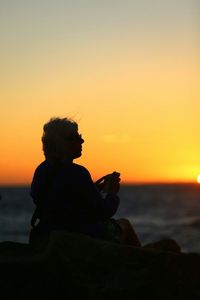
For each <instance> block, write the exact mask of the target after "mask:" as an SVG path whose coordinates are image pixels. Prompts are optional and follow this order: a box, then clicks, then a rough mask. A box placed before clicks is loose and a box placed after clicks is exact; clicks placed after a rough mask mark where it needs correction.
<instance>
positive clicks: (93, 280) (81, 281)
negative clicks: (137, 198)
mask: <svg viewBox="0 0 200 300" xmlns="http://www.w3.org/2000/svg"><path fill="white" fill-rule="evenodd" d="M0 287H1V290H0V296H1V299H3V300H4V299H6V300H7V299H13V298H16V299H20V300H21V299H28V300H31V299H34V300H36V299H43V300H44V299H48V300H51V299H56V300H57V299H58V300H62V299H73V300H76V299H78V300H79V299H89V300H91V299H92V300H106V299H115V300H118V299H120V300H121V299H123V300H126V299H137V300H138V299H144V300H145V299H148V300H168V299H170V300H171V299H173V300H175V299H178V300H182V299H183V300H185V299H188V300H190V299H192V300H196V299H198V300H199V299H200V255H199V254H195V253H190V254H186V253H175V252H169V251H161V250H158V249H148V248H135V247H131V246H126V245H119V244H114V243H110V242H106V241H101V240H96V239H93V238H90V237H88V236H85V235H78V234H70V233H66V232H53V233H52V234H51V235H50V237H49V239H47V240H44V241H43V242H42V243H38V244H37V245H35V246H34V247H33V246H29V245H26V244H20V243H13V242H3V243H0Z"/></svg>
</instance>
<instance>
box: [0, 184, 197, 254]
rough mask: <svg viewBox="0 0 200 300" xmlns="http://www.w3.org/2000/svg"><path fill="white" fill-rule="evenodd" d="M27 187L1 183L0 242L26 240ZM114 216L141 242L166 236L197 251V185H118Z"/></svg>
mask: <svg viewBox="0 0 200 300" xmlns="http://www.w3.org/2000/svg"><path fill="white" fill-rule="evenodd" d="M29 191H30V190H29V187H1V188H0V194H1V200H0V242H2V241H16V242H21V243H28V235H29V231H30V219H31V215H32V213H33V210H34V205H33V203H32V199H31V197H30V195H29ZM119 196H120V198H121V204H120V207H119V209H118V212H117V213H116V215H115V217H116V218H120V217H126V218H128V219H129V220H130V221H131V223H132V224H133V226H134V228H135V230H136V232H137V233H138V236H139V238H140V240H141V242H142V244H146V243H151V242H155V241H158V240H159V239H162V238H166V237H170V238H173V239H175V240H176V241H177V242H178V244H179V245H180V246H181V248H182V251H184V252H198V253H200V185H198V184H173V185H171V184H169V185H129V186H122V187H121V190H120V193H119Z"/></svg>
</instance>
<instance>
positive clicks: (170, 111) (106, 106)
mask: <svg viewBox="0 0 200 300" xmlns="http://www.w3.org/2000/svg"><path fill="white" fill-rule="evenodd" d="M137 2H138V1H128V0H124V1H117V2H116V1H114V0H110V1H109V2H107V1H101V2H100V1H99V2H98V1H90V0H86V1H85V5H84V6H83V4H82V2H81V1H76V3H74V4H73V3H72V2H68V1H66V2H64V1H61V0H58V1H51V2H48V1H47V0H44V1H42V3H41V1H39V0H36V1H32V2H31V1H30V2H29V1H28V2H24V1H22V0H16V1H15V0H13V1H12V2H9V1H3V2H1V4H0V6H1V7H0V11H1V12H0V25H1V26H0V28H1V36H2V42H3V43H2V47H1V50H0V52H1V53H0V54H1V55H0V60H1V66H2V67H1V71H0V80H1V84H2V87H1V90H0V99H1V100H0V101H1V110H0V125H1V131H0V138H1V156H0V184H1V185H3V184H29V183H30V182H31V179H32V174H33V171H34V169H35V167H36V166H37V165H38V164H39V163H40V162H41V161H42V160H43V154H42V150H41V142H40V138H41V135H42V126H43V124H44V123H45V122H46V121H47V120H48V119H49V118H50V117H52V116H61V117H63V116H70V117H73V118H75V120H77V121H78V123H79V128H80V133H82V134H83V136H84V138H85V144H84V148H83V156H82V158H80V159H78V160H77V163H80V164H83V165H84V166H86V167H87V168H88V169H89V170H90V172H91V175H92V177H93V178H94V179H96V178H98V177H100V176H102V175H104V174H105V173H109V172H112V171H114V170H116V171H119V172H120V173H121V178H122V182H158V181H159V182H169V181H170V182H174V181H176V182H177V181H189V182H191V181H195V179H196V177H197V175H198V174H200V139H199V132H200V122H199V115H200V101H199V95H200V88H199V87H200V84H199V51H198V40H197V37H198V26H197V23H198V21H197V15H198V14H197V11H198V10H197V8H196V7H195V3H196V2H195V1H186V0H183V1H179V0H174V1H162V0H161V1H160V2H159V7H158V2H157V1H152V2H151V5H150V3H149V2H148V1H147V0H146V1H145V0H142V1H140V3H137ZM86 4H87V5H86Z"/></svg>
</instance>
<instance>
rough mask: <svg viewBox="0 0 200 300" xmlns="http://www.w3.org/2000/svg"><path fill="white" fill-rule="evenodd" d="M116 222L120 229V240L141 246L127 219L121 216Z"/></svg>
mask: <svg viewBox="0 0 200 300" xmlns="http://www.w3.org/2000/svg"><path fill="white" fill-rule="evenodd" d="M116 222H117V223H118V225H119V226H120V227H121V229H122V236H121V240H122V242H123V243H125V244H128V245H132V246H136V247H141V243H140V240H139V238H138V236H137V234H136V232H135V230H134V229H133V226H132V225H131V223H130V222H129V220H127V219H124V218H122V219H118V220H116Z"/></svg>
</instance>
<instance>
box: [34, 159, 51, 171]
mask: <svg viewBox="0 0 200 300" xmlns="http://www.w3.org/2000/svg"><path fill="white" fill-rule="evenodd" d="M50 169H51V165H50V164H49V163H48V162H47V161H43V162H42V163H41V164H39V165H38V166H37V167H36V169H35V173H45V172H48V171H49V170H50Z"/></svg>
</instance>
